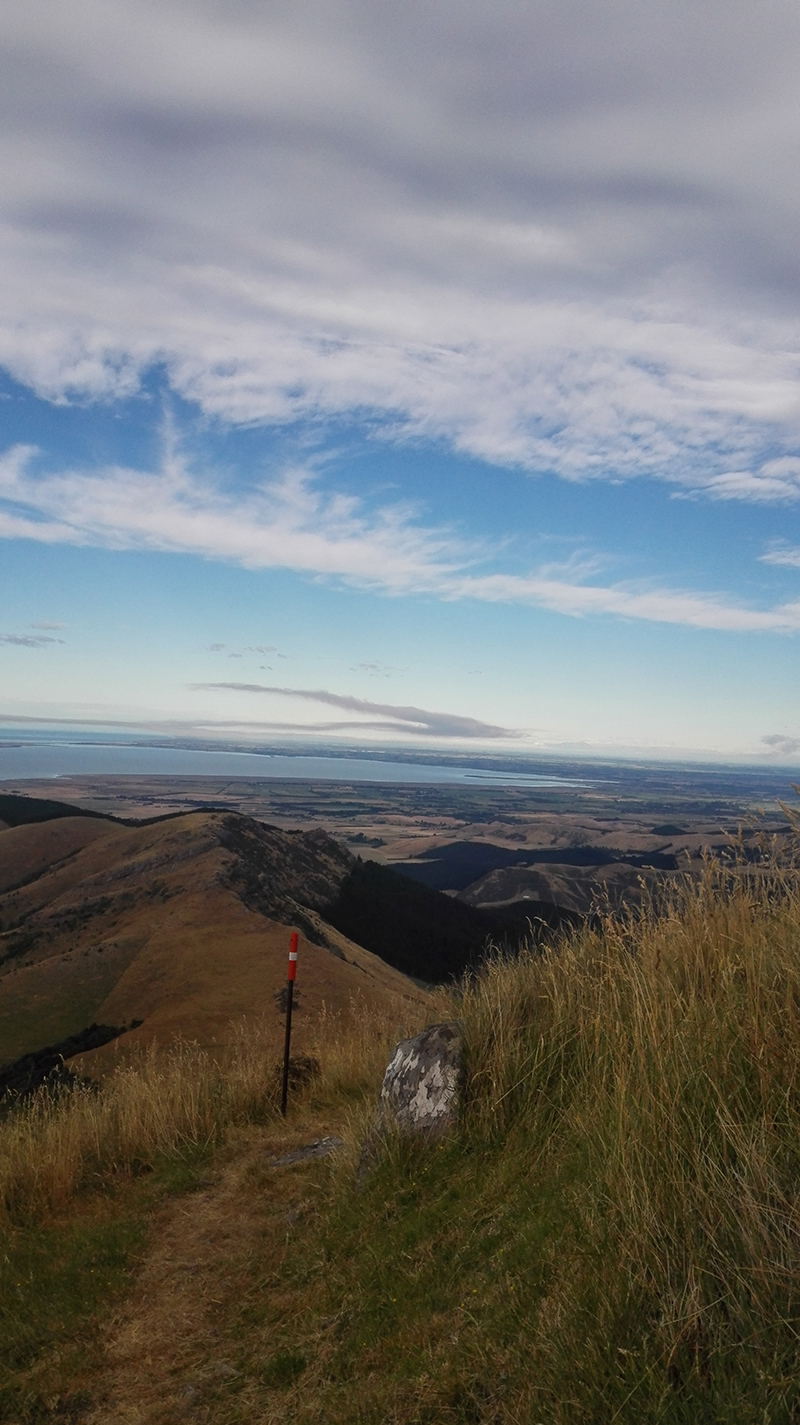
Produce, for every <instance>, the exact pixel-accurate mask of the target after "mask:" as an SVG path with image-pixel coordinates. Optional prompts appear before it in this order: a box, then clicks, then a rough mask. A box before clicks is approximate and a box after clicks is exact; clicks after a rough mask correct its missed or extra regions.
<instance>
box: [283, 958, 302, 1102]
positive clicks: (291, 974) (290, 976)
mask: <svg viewBox="0 0 800 1425" xmlns="http://www.w3.org/2000/svg"><path fill="white" fill-rule="evenodd" d="M299 938H300V937H299V935H298V934H297V931H296V930H293V931H292V933H291V935H290V937H289V969H288V971H287V973H286V1038H285V1040H284V1043H283V1083H282V1084H281V1113H282V1114H283V1117H284V1118H285V1117H286V1100H287V1097H288V1095H289V1045H290V1043H291V1039H292V1003H293V1000H294V982H295V979H296V977H297V942H298V940H299Z"/></svg>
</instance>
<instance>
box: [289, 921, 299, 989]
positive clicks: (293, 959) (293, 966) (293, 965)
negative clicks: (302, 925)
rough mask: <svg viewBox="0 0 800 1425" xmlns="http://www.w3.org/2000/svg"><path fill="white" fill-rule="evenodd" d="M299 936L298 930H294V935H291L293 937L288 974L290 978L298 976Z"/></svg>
mask: <svg viewBox="0 0 800 1425" xmlns="http://www.w3.org/2000/svg"><path fill="white" fill-rule="evenodd" d="M298 938H299V937H298V934H297V931H296V930H293V931H292V935H291V939H290V940H289V974H288V976H287V979H290V980H293V979H295V977H296V975H297V941H298Z"/></svg>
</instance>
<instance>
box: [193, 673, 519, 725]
mask: <svg viewBox="0 0 800 1425" xmlns="http://www.w3.org/2000/svg"><path fill="white" fill-rule="evenodd" d="M191 687H192V689H193V690H195V691H197V692H203V691H213V690H219V691H227V692H237V693H260V694H266V695H268V696H270V697H277V698H290V699H292V700H298V701H300V702H311V703H323V704H325V705H327V706H328V707H333V708H341V709H342V711H343V712H350V713H360V714H363V715H364V716H365V717H367V718H369V719H372V720H371V721H369V722H366V723H364V722H361V721H359V722H349V723H328V724H326V727H325V730H326V731H329V730H332V729H333V728H337V729H340V728H346V727H353V728H357V727H364V726H366V727H369V728H371V729H380V730H382V731H390V732H398V733H403V734H412V735H414V736H420V737H464V738H503V737H514V736H519V734H515V733H514V732H513V731H512V730H511V729H510V728H506V727H497V726H495V725H494V724H492V723H488V722H480V721H478V719H477V718H472V717H461V716H459V715H458V714H456V713H439V712H429V711H428V710H427V709H425V708H416V707H403V706H400V705H396V704H394V703H373V702H368V701H367V700H366V699H365V698H353V697H348V696H346V695H343V694H340V693H329V692H327V691H326V690H325V689H324V688H314V689H312V688H274V687H269V686H267V685H265V684H263V683H192V684H191ZM375 719H380V720H379V721H376V720H375Z"/></svg>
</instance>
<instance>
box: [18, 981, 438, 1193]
mask: <svg viewBox="0 0 800 1425" xmlns="http://www.w3.org/2000/svg"><path fill="white" fill-rule="evenodd" d="M433 1003H434V1001H433V1000H432V1001H431V1004H433ZM420 1016H422V1018H421V1017H420ZM424 1017H425V1010H424V1008H420V1007H417V1008H416V1009H415V1008H414V1007H413V1006H412V1007H410V1006H409V1003H408V1001H400V1000H398V1001H397V1002H396V1003H395V1002H387V1004H386V1006H385V1007H384V1008H383V1009H382V1010H381V1011H369V1010H367V1009H366V1008H365V1007H364V1006H363V1004H360V1003H353V1004H352V1005H351V1007H350V1012H349V1013H348V1014H345V1015H333V1014H327V1015H326V1014H324V1013H323V1016H322V1019H321V1022H320V1024H319V1026H318V1028H317V1031H316V1036H315V1038H314V1040H313V1041H312V1043H311V1045H310V1049H311V1053H312V1055H313V1056H314V1057H316V1058H317V1060H318V1063H319V1073H318V1075H317V1076H316V1077H315V1078H314V1081H313V1085H312V1086H311V1087H312V1088H313V1092H314V1094H315V1095H316V1096H318V1097H321V1098H322V1099H323V1100H327V1101H328V1102H329V1103H330V1102H337V1101H341V1102H342V1104H344V1103H345V1102H346V1101H348V1100H349V1101H351V1102H352V1101H357V1100H358V1099H359V1098H360V1097H364V1096H369V1095H371V1094H373V1093H374V1089H375V1085H376V1083H379V1082H380V1075H381V1074H382V1072H383V1069H384V1068H385V1064H386V1055H387V1049H388V1047H390V1046H391V1044H392V1043H394V1042H395V1040H396V1038H398V1037H402V1036H403V1034H405V1033H410V1032H414V1030H415V1029H417V1028H419V1027H420V1026H421V1023H422V1022H423V1019H424ZM428 1018H430V1013H429V1014H428ZM279 1082H280V1080H279V1062H278V1058H277V1056H276V1052H275V1043H274V1033H272V1032H271V1031H270V1030H269V1029H267V1028H266V1027H264V1028H259V1026H258V1025H256V1026H253V1025H252V1024H250V1025H248V1026H247V1027H246V1028H241V1029H239V1030H238V1031H237V1032H236V1033H235V1034H234V1036H233V1041H232V1043H231V1044H230V1045H229V1046H228V1048H227V1050H225V1051H224V1052H220V1051H219V1050H218V1051H216V1052H214V1053H212V1052H209V1051H208V1050H204V1049H202V1048H199V1047H198V1046H197V1045H194V1044H191V1043H180V1042H179V1043H176V1044H174V1045H173V1046H171V1047H170V1048H168V1049H158V1048H151V1049H150V1050H147V1051H144V1052H143V1053H141V1054H140V1055H139V1056H137V1058H136V1059H135V1060H133V1061H131V1062H129V1063H127V1064H125V1065H123V1066H121V1067H120V1068H118V1069H117V1070H116V1071H115V1072H114V1073H113V1074H112V1075H110V1076H109V1078H108V1079H107V1080H106V1082H105V1083H104V1085H103V1087H102V1088H100V1089H99V1090H98V1089H95V1088H92V1087H90V1086H83V1085H81V1084H79V1085H78V1086H76V1087H75V1088H73V1089H70V1090H69V1091H67V1092H65V1091H64V1090H63V1089H60V1088H55V1089H49V1088H47V1087H44V1088H42V1089H40V1090H39V1091H38V1092H37V1093H36V1094H34V1095H33V1096H32V1097H31V1098H30V1099H29V1100H28V1101H26V1102H25V1103H23V1104H21V1105H20V1106H19V1108H18V1109H17V1110H16V1111H15V1112H13V1113H11V1114H10V1115H9V1116H8V1117H7V1118H6V1119H5V1120H3V1121H2V1122H0V1220H2V1219H3V1218H5V1219H6V1220H10V1219H14V1218H19V1217H21V1216H30V1215H40V1216H41V1215H46V1214H48V1213H51V1212H54V1211H58V1210H61V1209H63V1208H64V1206H65V1205H66V1204H67V1203H68V1202H69V1200H70V1198H72V1197H73V1196H74V1195H75V1194H76V1193H78V1192H80V1191H82V1190H84V1189H86V1188H87V1187H90V1186H91V1185H93V1184H95V1185H96V1184H98V1183H99V1182H101V1181H102V1180H103V1179H104V1178H108V1177H110V1176H112V1175H115V1174H120V1173H122V1174H130V1173H131V1172H135V1171H137V1170H138V1169H140V1168H141V1167H142V1166H143V1165H145V1164H148V1163H149V1162H150V1161H151V1160H152V1158H153V1157H154V1155H170V1154H176V1153H182V1152H185V1151H187V1150H195V1149H197V1148H202V1147H203V1145H205V1144H212V1143H217V1142H220V1141H221V1140H222V1139H223V1138H224V1137H225V1135H226V1134H227V1133H228V1132H229V1131H230V1130H231V1129H232V1128H233V1127H235V1126H236V1125H237V1124H243V1123H247V1122H253V1121H258V1120H269V1119H270V1118H277V1112H278V1099H279ZM303 1092H304V1090H303V1089H302V1088H301V1089H298V1090H296V1091H294V1092H293V1095H292V1102H293V1103H295V1102H297V1099H298V1098H302V1096H303ZM305 1092H306V1093H307V1092H308V1090H306V1091H305Z"/></svg>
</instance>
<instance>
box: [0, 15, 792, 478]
mask: <svg viewBox="0 0 800 1425" xmlns="http://www.w3.org/2000/svg"><path fill="white" fill-rule="evenodd" d="M0 25H2V32H3V41H4V42H3V45H2V47H1V48H0V120H2V122H0V133H1V134H2V138H0V153H1V154H2V161H3V169H4V184H3V190H2V194H0V282H1V283H2V288H3V292H4V302H3V312H2V317H1V318H0V363H2V364H4V365H5V366H6V367H7V368H8V370H10V371H11V372H13V373H14V375H15V376H17V377H18V378H19V379H20V380H22V381H24V382H27V383H29V384H31V385H32V386H33V387H35V389H36V390H37V391H38V392H40V393H42V394H44V395H46V396H48V397H50V398H52V399H56V400H60V399H63V398H65V397H68V396H69V395H70V394H77V395H80V396H87V395H88V396H94V397H101V398H102V397H108V396H113V395H119V394H124V393H129V392H131V391H133V390H135V389H136V388H137V384H138V382H139V380H140V377H141V373H142V371H143V370H145V369H146V368H147V367H148V366H149V365H150V364H152V363H153V362H159V363H162V364H163V365H164V366H165V367H166V369H167V371H168V373H169V377H170V380H171V381H172V383H173V386H174V388H175V389H176V390H178V391H180V392H181V393H182V394H183V395H185V396H187V397H188V398H190V399H193V400H195V401H197V402H199V403H200V405H201V407H202V408H203V409H204V410H205V411H207V412H213V413H216V414H217V415H219V416H221V417H222V418H224V419H225V420H227V421H233V422H253V421H256V422H280V421H289V420H293V419H296V418H298V417H302V416H309V415H311V416H315V417H317V416H323V417H324V416H326V415H331V414H339V413H342V412H359V413H361V415H362V416H363V415H364V414H365V413H366V414H369V415H371V416H372V417H374V418H375V419H376V420H377V421H379V422H382V423H383V426H384V428H385V429H388V430H390V431H395V432H399V433H419V434H423V435H426V436H432V437H436V438H440V437H443V438H445V439H446V440H448V441H450V442H451V443H452V445H453V446H454V447H455V448H456V449H458V450H461V451H466V452H470V453H472V454H475V455H478V456H480V457H483V458H485V459H487V460H489V461H494V462H497V463H500V464H506V465H513V466H519V467H522V468H524V469H529V470H531V471H537V470H552V471H556V472H558V473H559V474H560V475H562V476H564V477H565V478H567V479H586V478H590V477H595V478H604V477H605V476H606V475H608V474H609V473H613V474H615V475H617V476H619V475H622V476H625V477H628V476H633V475H637V474H642V473H644V474H649V475H654V476H657V477H659V478H664V479H667V480H669V481H672V482H674V484H675V486H676V488H678V489H682V490H688V491H705V492H707V493H708V494H709V495H710V496H713V497H715V498H720V499H732V498H735V499H755V500H777V501H784V500H788V499H796V498H797V494H798V474H797V471H798V468H799V467H798V464H797V460H796V455H797V446H798V436H799V435H800V387H799V386H798V377H800V306H799V303H798V292H800V282H798V278H799V277H800V255H799V254H798V248H797V242H796V233H797V228H798V218H800V212H798V207H800V196H799V195H798V189H797V184H796V182H795V174H796V154H797V145H798V141H799V140H800V107H799V106H798V104H797V101H796V85H797V72H798V65H799V64H800V11H798V9H797V6H796V5H795V4H794V3H791V0H764V2H763V3H762V4H760V5H759V6H758V7H757V9H754V8H753V5H752V3H749V0H707V3H705V4H703V5H702V6H694V7H691V6H687V5H685V4H682V3H678V0H665V3H663V4H661V5H660V6H658V7H657V8H654V7H651V6H642V5H641V4H640V3H639V0H602V3H601V2H600V0H564V3H561V4H558V5H556V4H551V3H549V0H548V3H541V4H536V5H527V6H526V5H520V4H519V3H517V0H494V3H493V4H491V5H488V4H486V3H482V0H481V2H479V0H461V3H459V4H455V3H453V0H424V3H423V0H409V3H407V4H404V5H402V6H389V5H380V6H376V5H375V4H373V3H370V0H292V2H291V4H290V3H288V0H276V3H273V4H270V5H268V6H265V5H263V4H260V3H256V0H224V3H223V0H194V3H192V4H191V5H190V4H188V3H186V0H158V3H156V0H31V3H29V4H27V5H15V4H12V3H6V4H5V5H4V6H3V7H2V11H0ZM787 460H788V461H794V464H792V465H791V466H789V465H785V464H782V463H781V462H785V461H787Z"/></svg>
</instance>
